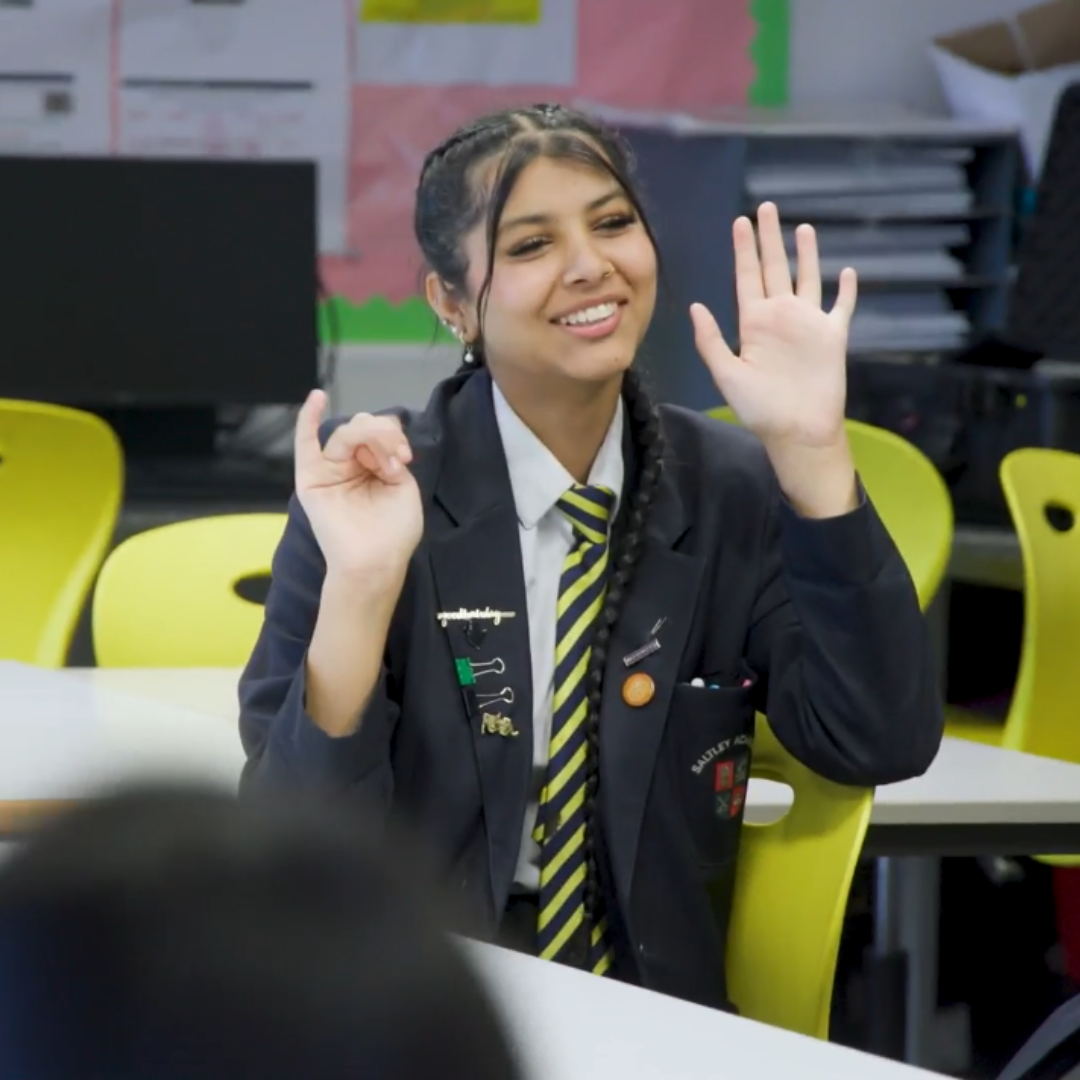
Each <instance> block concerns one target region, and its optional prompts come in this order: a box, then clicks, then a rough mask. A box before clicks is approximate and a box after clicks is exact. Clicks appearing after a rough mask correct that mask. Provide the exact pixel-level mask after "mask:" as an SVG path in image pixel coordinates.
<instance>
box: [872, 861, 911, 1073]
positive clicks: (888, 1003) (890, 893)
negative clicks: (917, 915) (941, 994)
mask: <svg viewBox="0 0 1080 1080" xmlns="http://www.w3.org/2000/svg"><path fill="white" fill-rule="evenodd" d="M896 870H897V867H896V860H895V859H878V860H877V862H876V864H875V867H874V943H873V945H872V946H871V947H870V949H869V950H868V953H867V956H866V961H865V967H866V998H867V1001H866V1005H867V1013H866V1016H867V1021H866V1049H867V1050H869V1051H870V1053H872V1054H877V1055H878V1056H879V1057H887V1058H892V1059H893V1060H894V1061H903V1060H904V1054H905V1049H906V1033H907V997H908V959H907V954H906V953H905V952H904V951H903V949H902V948H901V947H900V918H899V901H900V896H899V884H900V883H899V879H898V875H897V873H896Z"/></svg>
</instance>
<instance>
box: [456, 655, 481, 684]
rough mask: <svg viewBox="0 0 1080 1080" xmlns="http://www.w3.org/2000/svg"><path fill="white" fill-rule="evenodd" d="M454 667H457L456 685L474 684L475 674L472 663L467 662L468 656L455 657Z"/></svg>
mask: <svg viewBox="0 0 1080 1080" xmlns="http://www.w3.org/2000/svg"><path fill="white" fill-rule="evenodd" d="M454 667H456V668H457V681H458V686H475V685H476V676H475V675H474V674H473V669H472V664H471V663H470V662H469V659H468V657H461V658H459V659H456V660H455V661H454Z"/></svg>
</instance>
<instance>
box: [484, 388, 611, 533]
mask: <svg viewBox="0 0 1080 1080" xmlns="http://www.w3.org/2000/svg"><path fill="white" fill-rule="evenodd" d="M491 387H492V391H491V392H492V397H493V399H494V404H495V421H496V423H497V424H498V426H499V436H500V437H501V439H502V444H503V452H504V453H505V454H506V464H507V467H508V469H509V471H510V487H511V488H512V489H513V492H514V505H515V506H516V508H517V515H518V521H519V522H520V523H521V525H522V527H523V528H525V529H533V528H535V527H536V525H537V523H538V522H539V521H540V519H541V518H542V517H543V516H544V515H545V514H546V513H548V511H550V510H551V509H552V507H554V506H555V504H556V503H557V502H558V501H559V499H560V498H561V497H562V495H563V494H564V493H565V492H566V491H567V489H568V488H570V487H572V486H573V484H574V478H573V477H572V476H571V475H570V474H569V473H568V472H567V471H566V469H565V468H563V466H562V465H561V464H560V463H559V461H558V459H557V458H556V457H555V455H554V454H553V453H552V452H551V451H550V450H549V449H548V448H547V447H546V446H545V445H544V444H543V443H542V442H541V441H540V440H539V439H538V438H537V437H536V435H534V434H533V432H532V431H531V430H530V429H529V428H528V427H527V426H526V424H525V422H524V421H523V420H522V419H521V417H519V416H518V414H517V413H516V412H514V410H513V409H512V408H511V407H510V403H509V402H508V401H507V400H506V398H505V397H504V396H503V393H502V391H501V390H500V389H499V387H498V385H497V384H496V383H495V381H494V380H492V382H491ZM623 423H624V420H623V402H622V397H621V396H620V398H619V402H618V404H617V405H616V407H615V415H614V417H613V418H612V421H611V426H610V427H609V428H608V432H607V435H605V436H604V441H603V442H602V443H601V444H600V452H599V453H598V454H597V455H596V460H595V461H594V462H593V467H592V470H591V471H590V472H589V483H590V484H593V485H596V486H599V487H606V488H609V489H610V490H611V491H614V492H615V506H614V508H613V509H612V512H611V516H612V519H614V517H615V514H616V513H617V512H618V509H619V501H620V499H621V497H622V486H623V468H624V466H623V455H622V438H623Z"/></svg>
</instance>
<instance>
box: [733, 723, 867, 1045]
mask: <svg viewBox="0 0 1080 1080" xmlns="http://www.w3.org/2000/svg"><path fill="white" fill-rule="evenodd" d="M751 775H752V776H754V777H760V778H761V779H765V780H773V781H777V782H779V783H782V784H786V785H787V786H788V787H790V788H791V789H792V790H793V791H794V793H795V801H794V804H793V805H792V807H791V809H790V810H789V811H788V813H787V814H786V815H785V816H784V817H782V818H781V819H780V820H779V821H776V822H772V823H770V824H768V825H757V824H752V823H747V824H745V825H744V826H743V829H742V838H741V840H740V847H739V863H738V873H737V874H736V876H735V896H734V904H733V907H732V912H731V922H730V927H729V931H728V946H727V977H728V993H729V994H730V995H731V1000H732V1001H734V1002H735V1004H736V1005H737V1006H738V1008H739V1011H740V1012H741V1013H742V1014H743V1015H744V1016H746V1017H749V1018H750V1019H752V1020H759V1021H761V1022H762V1023H766V1024H772V1025H774V1026H776V1027H782V1028H786V1029H788V1030H789V1031H797V1032H799V1033H801V1034H803V1035H810V1036H814V1037H816V1038H819V1039H827V1038H828V1037H829V1007H830V1004H831V1001H832V990H833V979H834V976H835V974H836V957H837V953H838V951H839V948H840V933H841V929H842V927H843V922H844V912H845V910H846V908H847V901H848V895H849V894H850V892H851V880H852V877H853V876H854V873H855V867H856V865H857V864H858V861H859V853H860V852H861V850H862V845H863V839H864V837H865V836H866V829H867V826H868V825H869V822H870V809H871V804H872V802H873V795H874V793H873V790H872V789H869V788H854V787H844V786H842V785H839V784H834V783H831V782H830V781H828V780H825V779H823V778H822V777H820V776H817V775H816V774H815V773H813V772H811V771H810V770H809V769H807V768H806V767H805V766H804V765H801V764H799V762H797V761H796V760H795V759H794V758H792V757H791V755H790V754H789V753H788V752H787V751H786V750H784V748H783V747H782V746H781V745H780V743H779V741H778V740H777V738H776V736H775V735H773V733H772V731H771V730H770V728H769V726H768V723H767V722H766V720H765V718H764V717H763V716H758V718H757V734H756V737H755V741H754V757H753V764H752V767H751Z"/></svg>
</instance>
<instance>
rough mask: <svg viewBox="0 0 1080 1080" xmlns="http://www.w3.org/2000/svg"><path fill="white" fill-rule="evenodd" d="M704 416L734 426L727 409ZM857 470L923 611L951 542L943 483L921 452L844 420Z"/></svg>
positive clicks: (946, 560) (883, 433)
mask: <svg viewBox="0 0 1080 1080" xmlns="http://www.w3.org/2000/svg"><path fill="white" fill-rule="evenodd" d="M708 415H709V416H712V417H714V418H716V419H718V420H725V421H727V422H729V423H738V420H737V419H736V417H735V414H734V412H732V410H731V409H730V408H729V407H728V406H720V407H718V408H715V409H710V410H709V411H708ZM846 424H847V433H848V440H849V442H850V444H851V453H852V456H853V457H854V459H855V468H856V469H857V470H858V473H859V478H860V479H861V480H862V483H863V486H864V487H865V488H866V491H867V494H868V495H869V496H870V498H871V499H872V500H873V502H874V508H875V509H876V510H877V512H878V514H879V515H880V517H881V520H882V521H883V522H884V523H885V528H886V529H888V530H889V535H890V536H891V537H892V538H893V542H894V543H895V544H896V546H897V548H898V550H899V551H900V555H901V556H902V557H903V560H904V562H905V563H906V564H907V568H908V572H909V573H910V574H911V579H912V581H913V582H914V583H915V590H916V592H917V593H918V596H919V605H920V606H921V607H922V609H923V611H925V610H926V609H927V608H928V607H929V606H930V602H931V600H933V599H934V596H935V595H936V594H937V591H938V589H939V588H940V587H941V582H942V579H943V578H944V576H945V570H946V568H947V567H948V564H949V555H950V553H951V551H952V540H953V508H952V499H951V497H950V496H949V489H948V488H947V487H946V486H945V481H944V480H943V479H942V478H941V474H940V473H939V472H938V471H937V469H936V467H935V466H934V463H933V462H932V461H930V459H929V458H928V457H926V455H925V454H923V453H922V451H920V450H919V449H917V448H916V447H914V446H912V444H911V443H909V442H908V441H907V440H906V439H902V438H901V437H900V436H899V435H894V434H893V433H892V432H891V431H885V430H884V429H883V428H877V427H873V426H871V425H870V424H864V423H862V422H861V421H859V420H848V421H846Z"/></svg>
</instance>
